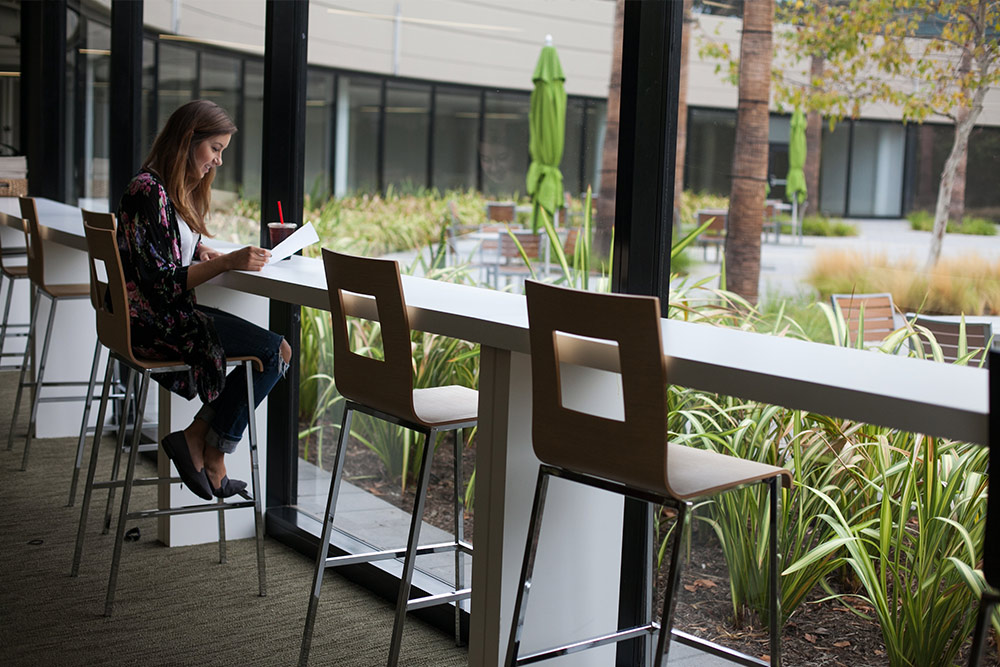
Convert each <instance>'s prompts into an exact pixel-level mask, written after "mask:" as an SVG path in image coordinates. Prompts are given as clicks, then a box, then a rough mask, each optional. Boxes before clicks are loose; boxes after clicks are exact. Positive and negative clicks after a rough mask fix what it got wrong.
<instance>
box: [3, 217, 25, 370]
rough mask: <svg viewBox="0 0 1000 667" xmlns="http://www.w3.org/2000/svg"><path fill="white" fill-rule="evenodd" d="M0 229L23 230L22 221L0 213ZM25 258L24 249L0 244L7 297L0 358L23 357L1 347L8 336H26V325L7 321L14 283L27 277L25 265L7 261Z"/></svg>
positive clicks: (15, 366) (4, 308) (18, 353)
mask: <svg viewBox="0 0 1000 667" xmlns="http://www.w3.org/2000/svg"><path fill="white" fill-rule="evenodd" d="M0 227H10V228H12V229H21V230H23V229H24V220H22V219H21V218H18V217H17V216H14V215H8V214H6V213H0ZM27 256H28V253H27V250H26V249H25V248H4V247H3V245H2V243H0V283H3V284H6V286H7V296H6V297H5V298H4V306H3V323H2V324H0V358H3V357H23V356H24V355H23V354H22V353H20V352H4V351H3V346H4V344H5V343H6V342H7V336H8V335H10V336H11V337H12V338H24V337H27V335H28V325H27V324H12V323H10V321H9V318H10V304H11V301H12V300H13V296H14V283H15V282H16V281H18V280H24V279H26V278H27V277H28V267H27V265H25V264H10V262H8V261H7V260H11V259H15V258H20V257H25V258H27ZM0 289H2V285H0ZM10 329H16V331H14V332H11V333H9V334H8V331H9V330H10ZM5 368H20V366H17V365H14V366H10V367H5Z"/></svg>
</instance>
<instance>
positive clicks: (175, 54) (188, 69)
mask: <svg viewBox="0 0 1000 667" xmlns="http://www.w3.org/2000/svg"><path fill="white" fill-rule="evenodd" d="M197 74H198V54H197V52H196V51H194V50H193V49H188V48H184V47H182V46H175V45H173V44H166V43H164V42H160V67H159V72H158V80H157V87H158V93H159V95H158V111H157V116H156V120H157V124H158V125H159V127H157V129H156V131H157V132H159V131H160V127H163V124H164V123H165V122H167V118H169V117H170V114H172V113H173V112H174V109H176V108H177V107H179V106H180V105H182V104H184V103H185V102H189V101H191V100H192V99H194V89H195V77H196V76H197Z"/></svg>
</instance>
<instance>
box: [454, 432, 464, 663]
mask: <svg viewBox="0 0 1000 667" xmlns="http://www.w3.org/2000/svg"><path fill="white" fill-rule="evenodd" d="M463 435H464V429H455V473H454V476H455V481H454V484H455V515H454V516H455V590H456V591H457V590H460V589H461V588H462V587H463V586H464V585H465V559H464V558H463V556H464V554H462V550H461V549H460V548H459V544H461V543H462V542H464V541H465V499H464V497H463V496H464V494H463V492H462V453H463V451H464V449H465V447H464V445H465V438H463ZM461 645H462V605H461V604H460V603H459V602H458V601H456V602H455V646H461Z"/></svg>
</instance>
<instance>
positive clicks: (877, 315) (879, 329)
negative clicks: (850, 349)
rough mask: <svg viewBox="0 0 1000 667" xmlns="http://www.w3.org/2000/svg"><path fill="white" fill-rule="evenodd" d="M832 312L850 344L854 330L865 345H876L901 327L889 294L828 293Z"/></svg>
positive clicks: (854, 335)
mask: <svg viewBox="0 0 1000 667" xmlns="http://www.w3.org/2000/svg"><path fill="white" fill-rule="evenodd" d="M830 301H831V303H832V304H833V310H834V312H837V313H840V315H841V316H842V317H843V318H844V324H845V325H846V326H847V336H848V340H850V341H851V342H852V344H853V342H854V341H856V340H857V337H858V332H859V331H861V336H862V339H863V343H864V345H865V346H871V345H875V346H877V345H878V344H880V343H881V342H882V341H883V340H884V339H885V337H886V336H888V335H889V334H890V333H892V332H893V331H895V330H896V329H898V328H899V326H901V324H902V323H901V322H898V321H897V319H896V306H895V304H894V303H893V302H892V294H889V293H888V292H882V293H877V294H875V293H873V294H832V295H830Z"/></svg>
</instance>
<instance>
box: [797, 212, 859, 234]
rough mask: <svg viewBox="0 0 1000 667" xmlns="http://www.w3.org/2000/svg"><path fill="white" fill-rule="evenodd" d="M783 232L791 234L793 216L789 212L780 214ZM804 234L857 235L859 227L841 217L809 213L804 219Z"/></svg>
mask: <svg viewBox="0 0 1000 667" xmlns="http://www.w3.org/2000/svg"><path fill="white" fill-rule="evenodd" d="M779 220H780V221H781V233H782V234H791V233H792V223H791V217H790V216H788V215H787V214H785V215H782V216H780V218H779ZM802 235H803V236H857V235H858V228H857V227H856V226H855V225H852V224H851V223H849V222H845V221H844V220H841V219H839V218H828V217H826V216H824V215H819V214H814V215H807V216H806V217H805V218H803V219H802Z"/></svg>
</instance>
